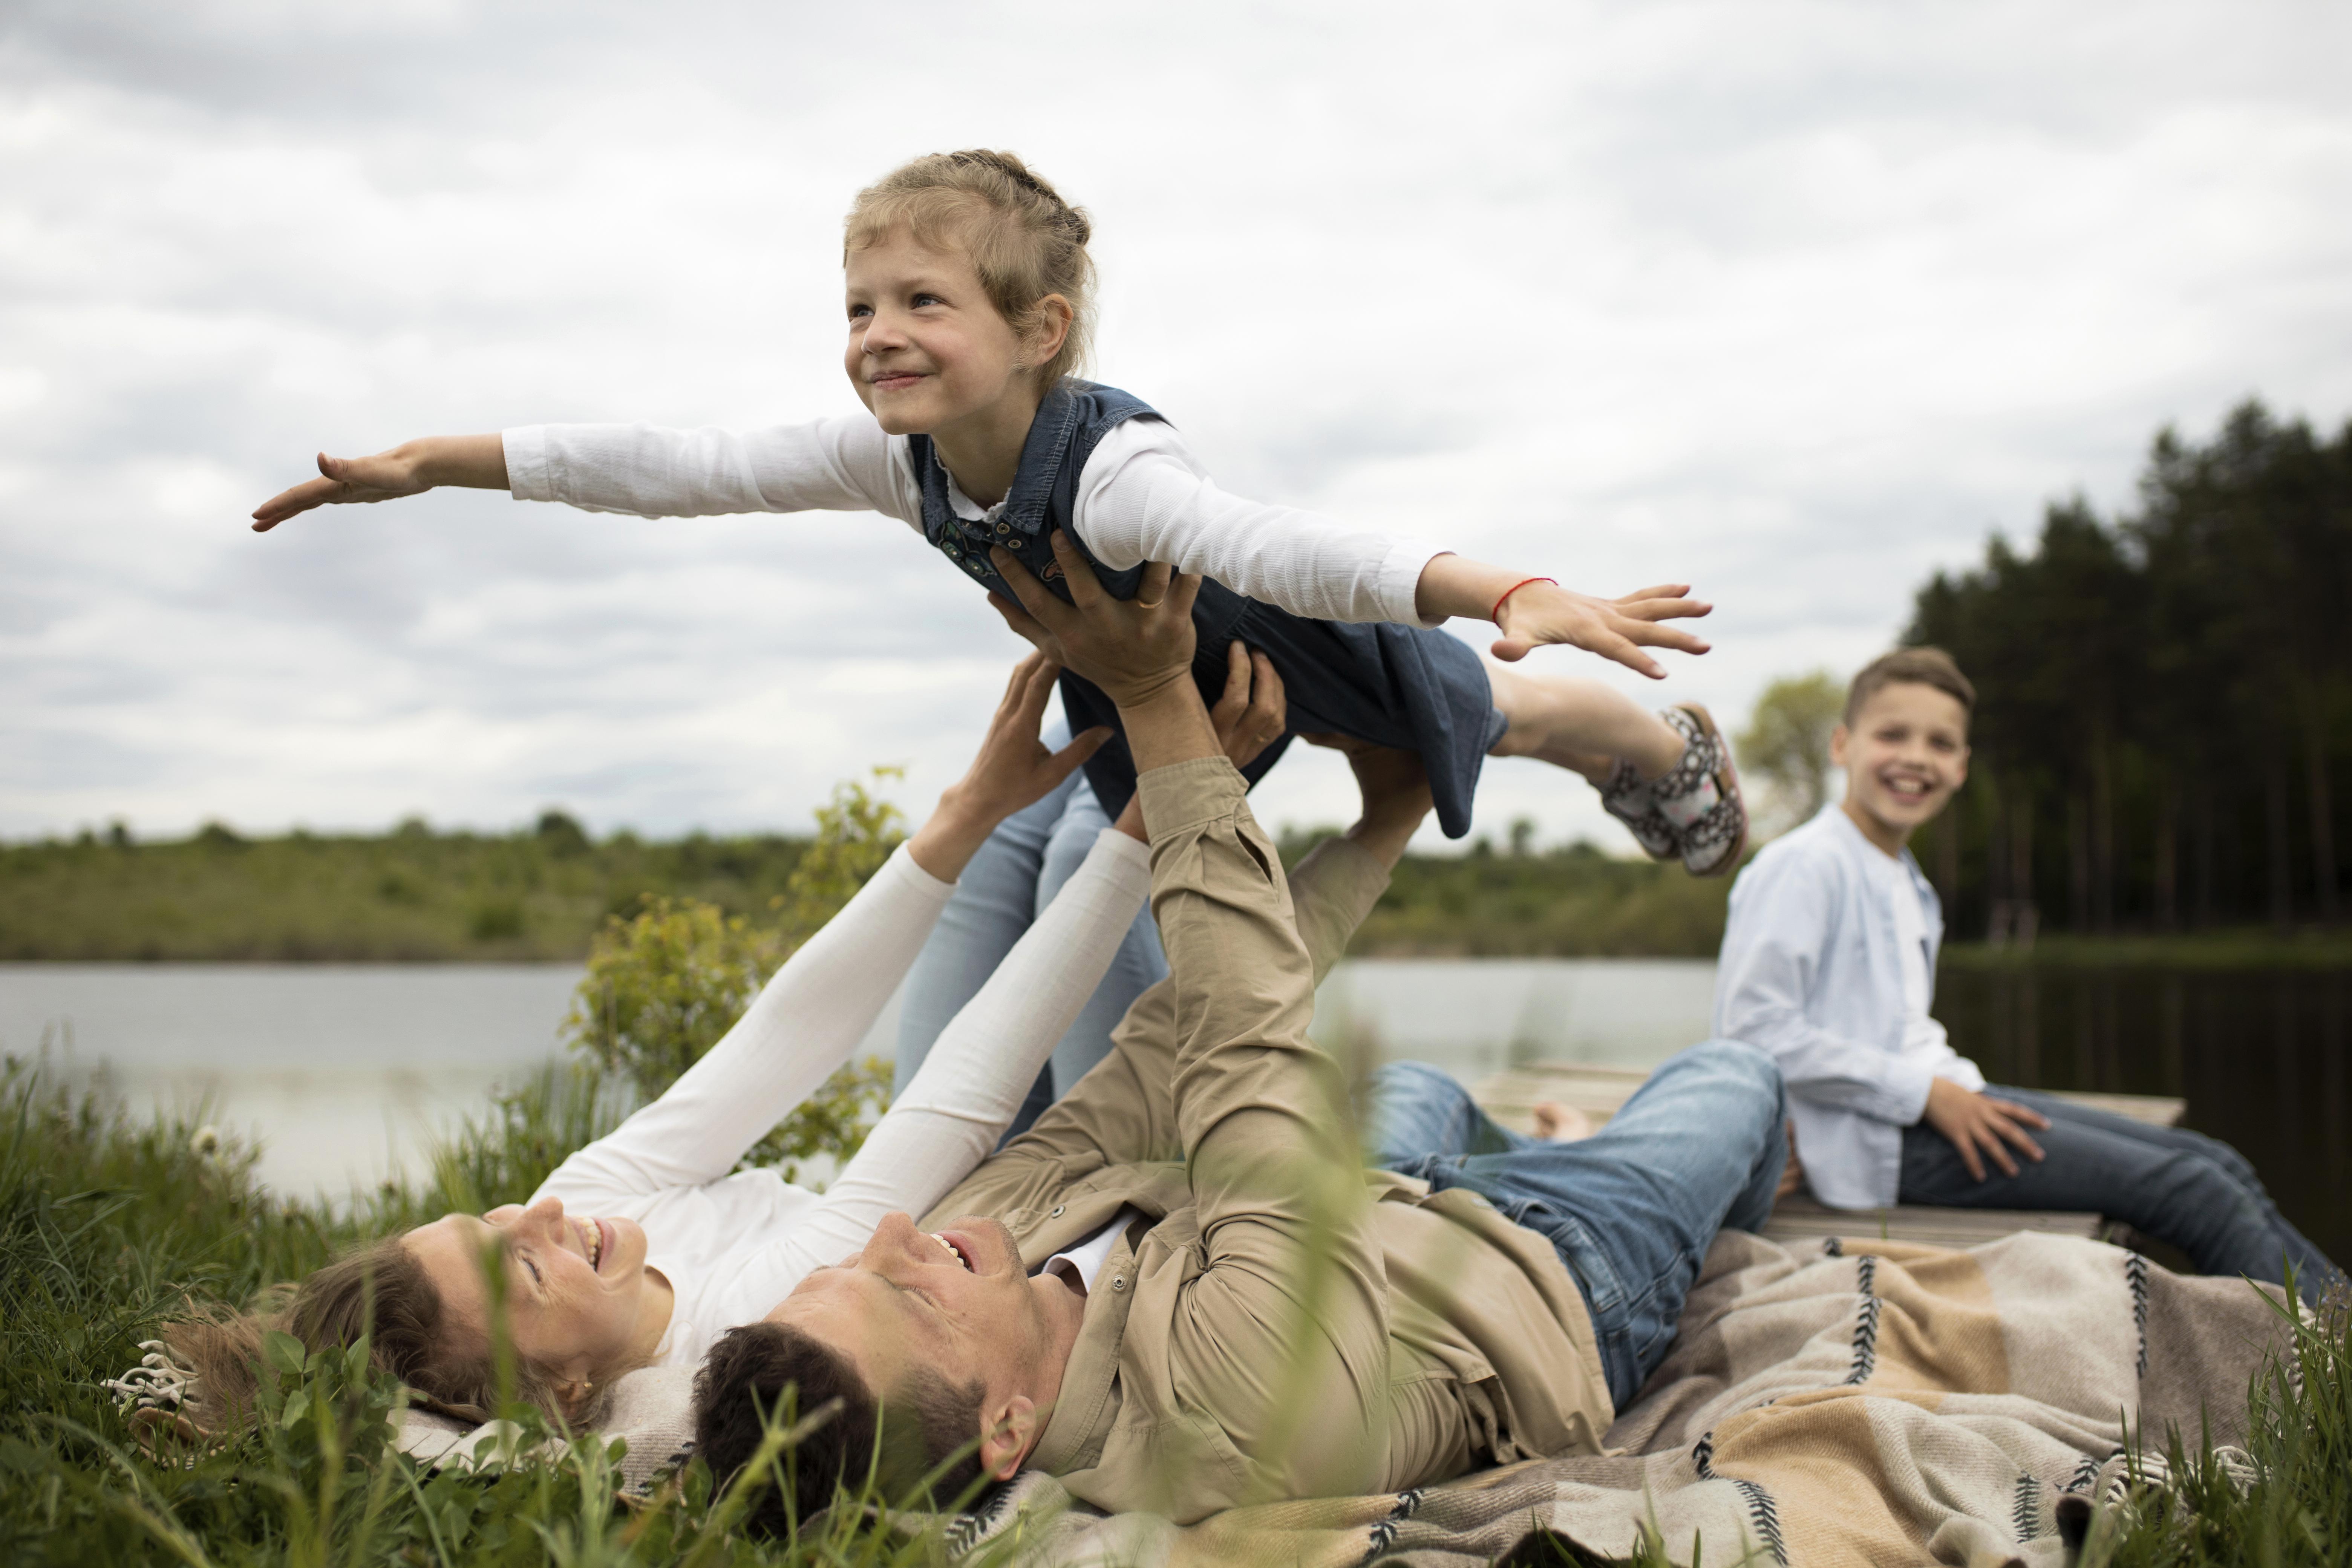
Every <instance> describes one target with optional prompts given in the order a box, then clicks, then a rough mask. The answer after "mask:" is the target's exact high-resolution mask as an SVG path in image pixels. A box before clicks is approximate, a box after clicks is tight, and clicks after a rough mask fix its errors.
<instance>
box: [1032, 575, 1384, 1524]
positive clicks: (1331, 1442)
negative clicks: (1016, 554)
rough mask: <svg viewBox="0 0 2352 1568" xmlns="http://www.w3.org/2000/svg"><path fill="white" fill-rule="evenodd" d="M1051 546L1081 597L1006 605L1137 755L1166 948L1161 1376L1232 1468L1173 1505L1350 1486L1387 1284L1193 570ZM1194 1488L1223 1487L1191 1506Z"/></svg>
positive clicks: (1311, 980) (1376, 1386) (1368, 1426)
mask: <svg viewBox="0 0 2352 1568" xmlns="http://www.w3.org/2000/svg"><path fill="white" fill-rule="evenodd" d="M1055 547H1056V554H1057V555H1058V556H1060V557H1061V558H1062V564H1063V569H1064V571H1065V572H1066V573H1067V574H1069V577H1070V580H1071V589H1072V594H1073V597H1074V598H1075V599H1076V605H1075V606H1064V605H1061V604H1060V603H1059V602H1058V601H1056V600H1054V599H1052V598H1051V597H1050V596H1048V595H1045V593H1044V592H1043V591H1042V589H1039V588H1038V587H1037V586H1036V585H1035V584H1032V583H1030V582H1028V581H1026V580H1025V574H1024V573H1022V572H1021V571H1020V570H1019V566H1018V563H1015V562H1013V560H1012V559H1011V557H1009V556H1006V557H1003V558H1002V559H1001V560H1000V561H999V562H998V566H999V569H1000V571H1003V573H1004V574H1005V577H1006V580H1007V581H1008V582H1010V583H1013V584H1015V586H1016V589H1017V590H1018V591H1019V592H1020V593H1021V595H1022V598H1023V601H1024V605H1026V606H1027V608H1028V609H1029V611H1030V615H1029V616H1019V615H1017V614H1016V613H1013V612H1012V611H1011V609H1010V606H1000V607H1003V608H1005V609H1006V610H1007V612H1008V618H1009V619H1012V620H1013V623H1014V625H1015V627H1016V629H1019V630H1022V631H1023V632H1024V635H1028V636H1031V637H1033V638H1035V639H1037V640H1038V641H1039V646H1040V647H1045V648H1046V649H1047V651H1048V653H1049V655H1050V656H1053V657H1056V658H1061V659H1063V660H1064V661H1065V662H1066V665H1067V667H1068V668H1072V669H1075V670H1076V671H1078V672H1079V673H1080V674H1082V675H1084V676H1086V677H1087V678H1088V679H1091V680H1093V681H1094V682H1095V684H1097V686H1099V687H1101V688H1102V689H1103V690H1104V691H1105V692H1106V693H1107V694H1108V695H1109V697H1110V698H1111V700H1113V701H1114V702H1115V703H1117V704H1118V709H1119V718H1120V721H1121V723H1122V724H1123V725H1124V726H1125V728H1126V731H1127V736H1128V743H1129V747H1130V748H1131V749H1132V751H1133V752H1134V756H1135V762H1136V770H1137V773H1138V784H1137V788H1138V794H1139V797H1140V799H1141V800H1142V803H1143V818H1144V826H1145V827H1146V828H1147V830H1148V831H1149V832H1150V837H1151V857H1152V908H1153V911H1154V913H1155V914H1156V915H1157V916H1158V918H1159V921H1160V940H1161V942H1162V944H1163V945H1164V946H1165V947H1166V948H1167V951H1168V962H1169V971H1170V978H1169V981H1168V985H1169V997H1170V1001H1171V1004H1172V1011H1173V1026H1174V1036H1175V1047H1176V1062H1175V1083H1174V1088H1173V1094H1172V1099H1173V1103H1174V1109H1175V1120H1176V1132H1177V1137H1178V1141H1179V1142H1180V1145H1181V1150H1182V1153H1183V1157H1184V1159H1185V1161H1186V1165H1187V1173H1188V1175H1189V1177H1190V1179H1191V1184H1192V1195H1193V1201H1194V1205H1195V1208H1196V1211H1197V1214H1198V1217H1199V1222H1200V1231H1201V1237H1202V1243H1201V1245H1202V1248H1203V1250H1204V1252H1205V1254H1206V1258H1207V1262H1208V1267H1207V1269H1206V1270H1205V1272H1203V1273H1202V1275H1201V1276H1200V1277H1199V1278H1197V1279H1194V1280H1192V1283H1191V1286H1190V1288H1189V1289H1188V1291H1187V1293H1186V1295H1185V1297H1184V1299H1183V1303H1182V1308H1181V1317H1180V1320H1179V1321H1177V1322H1176V1323H1175V1324H1173V1325H1172V1326H1171V1329H1172V1331H1171V1336H1170V1341H1169V1355H1170V1358H1171V1366H1170V1367H1169V1368H1168V1369H1167V1370H1168V1374H1169V1377H1170V1380H1171V1386H1172V1387H1173V1388H1174V1389H1175V1390H1177V1391H1178V1392H1179V1396H1180V1397H1181V1398H1183V1399H1184V1400H1185V1401H1186V1403H1188V1404H1190V1405H1192V1406H1193V1408H1192V1409H1190V1410H1188V1411H1187V1412H1186V1414H1187V1415H1189V1416H1191V1417H1192V1418H1193V1420H1194V1421H1195V1422H1197V1423H1198V1424H1199V1425H1200V1426H1205V1427H1210V1428H1213V1429H1214V1430H1216V1431H1217V1432H1218V1433H1219V1434H1221V1435H1222V1436H1223V1439H1224V1440H1225V1441H1226V1442H1228V1443H1230V1444H1231V1445H1232V1447H1233V1448H1234V1449H1235V1450H1237V1451H1238V1452H1237V1455H1236V1457H1237V1458H1239V1459H1241V1460H1242V1461H1243V1462H1244V1474H1243V1475H1242V1476H1240V1477H1237V1478H1230V1479H1231V1480H1232V1481H1234V1482H1237V1483H1238V1484H1237V1485H1224V1484H1223V1483H1219V1482H1218V1481H1217V1480H1216V1479H1215V1478H1213V1477H1210V1476H1202V1477H1199V1478H1195V1479H1193V1480H1188V1481H1187V1482H1186V1483H1185V1485H1184V1487H1183V1488H1181V1489H1182V1490H1185V1491H1186V1492H1187V1494H1188V1495H1187V1496H1186V1497H1184V1498H1183V1499H1181V1500H1171V1501H1174V1502H1175V1503H1176V1506H1177V1507H1178V1508H1179V1510H1180V1511H1181V1514H1182V1515H1190V1516H1197V1512H1198V1511H1205V1509H1201V1510H1196V1509H1195V1507H1194V1506H1193V1505H1194V1504H1196V1503H1199V1502H1202V1501H1208V1502H1213V1505H1214V1506H1226V1505H1228V1504H1230V1503H1233V1502H1239V1501H1244V1500H1248V1499H1249V1498H1250V1497H1252V1496H1260V1497H1271V1496H1280V1497H1314V1496H1326V1495H1332V1494H1334V1493H1349V1492H1360V1491H1363V1490H1365V1489H1368V1488H1369V1487H1370V1486H1372V1485H1374V1484H1376V1483H1377V1482H1378V1480H1379V1479H1380V1477H1381V1473H1382V1471H1383V1468H1384V1460H1385V1455H1384V1454H1382V1453H1381V1451H1380V1448H1381V1442H1382V1440H1383V1437H1382V1435H1383V1434H1384V1432H1385V1429H1386V1410H1385V1400H1386V1392H1387V1385H1388V1374H1387V1364H1388V1309H1387V1288H1386V1282H1385V1279H1384V1276H1383V1273H1382V1268H1381V1256H1380V1250H1379V1247H1378V1246H1377V1244H1376V1242H1375V1241H1374V1239H1373V1237H1372V1236H1371V1230H1370V1205H1369V1203H1368V1201H1367V1199H1366V1196H1365V1193H1364V1188H1363V1182H1362V1176H1361V1172H1360V1165H1359V1162H1358V1153H1357V1151H1356V1148H1355V1146H1354V1143H1353V1141H1352V1139H1351V1137H1350V1134H1349V1126H1350V1115H1349V1104H1348V1093H1347V1085H1346V1082H1345V1080H1344V1078H1343V1076H1342V1074H1341V1073H1340V1071H1339V1067H1338V1065H1337V1064H1336V1063H1334V1062H1333V1061H1332V1060H1331V1059H1330V1058H1328V1056H1326V1055H1325V1054H1324V1053H1323V1052H1322V1051H1321V1050H1320V1049H1318V1047H1316V1046H1315V1045H1313V1044H1312V1043H1311V1042H1310V1041H1309V1040H1308V1038H1307V1024H1308V1022H1309V1020H1310V1019H1311V1018H1312V1016H1313V1010H1314V992H1315V965H1314V963H1313V960H1312V958H1311V957H1310V955H1309V953H1308V952H1307V945H1306V943H1305V942H1303V941H1302V940H1301V939H1300V936H1299V931H1298V927H1297V922H1296V921H1295V919H1294V917H1293V912H1292V908H1291V900H1290V891H1289V887H1288V884H1287V883H1286V880H1285V879H1284V876H1283V871H1282V862H1281V860H1280V858H1278V857H1277V856H1276V853H1275V848H1274V845H1273V844H1272V842H1271V841H1270V840H1268V839H1267V837H1266V836H1265V833H1264V831H1263V830H1262V829H1261V828H1260V827H1259V826H1258V824H1257V822H1256V820H1255V818H1254V817H1253V816H1251V814H1250V810H1249V806H1248V803H1247V800H1246V798H1245V791H1246V788H1247V786H1246V785H1245V784H1244V782H1243V779H1242V777H1241V774H1240V773H1238V772H1236V771H1235V770H1234V767H1233V765H1232V763H1229V762H1227V761H1226V760H1225V758H1224V756H1223V752H1222V750H1221V748H1220V747H1219V745H1218V742H1217V739H1216V734H1215V731H1214V730H1213V728H1212V726H1211V724H1210V722H1209V717H1208V713H1207V711H1206V710H1205V709H1204V708H1202V704H1201V699H1200V696H1199V693H1198V691H1197V690H1196V689H1195V688H1194V687H1193V684H1192V677H1191V674H1190V670H1189V665H1190V654H1191V637H1192V625H1191V615H1190V605H1191V599H1192V594H1193V592H1194V591H1195V590H1196V588H1197V580H1189V581H1188V580H1184V579H1177V580H1174V581H1172V582H1171V581H1169V580H1168V579H1167V577H1166V574H1165V573H1164V572H1163V571H1155V572H1154V573H1151V574H1147V576H1146V579H1145V582H1144V584H1142V587H1141V589H1140V591H1139V593H1138V594H1137V595H1136V598H1135V600H1134V601H1133V602H1132V603H1131V604H1126V605H1122V604H1120V603H1119V602H1118V601H1116V600H1112V599H1110V598H1109V597H1108V595H1104V594H1102V593H1101V592H1100V590H1099V589H1098V588H1097V587H1096V585H1095V584H1094V583H1093V581H1092V577H1091V574H1090V573H1088V572H1087V568H1086V565H1085V563H1083V562H1081V561H1079V560H1077V559H1076V556H1075V554H1074V552H1069V551H1067V549H1066V546H1065V545H1064V543H1063V542H1062V541H1061V540H1059V539H1058V538H1057V539H1056V540H1055ZM1163 584H1164V585H1163ZM1032 617H1034V619H1033V618H1032ZM1180 656H1181V657H1180ZM1195 1482H1197V1487H1201V1488H1209V1489H1212V1490H1219V1491H1221V1492H1222V1493H1223V1495H1220V1496H1218V1497H1216V1498H1214V1499H1211V1498H1208V1497H1206V1496H1205V1494H1204V1495H1203V1496H1202V1497H1201V1498H1197V1499H1196V1498H1193V1497H1192V1496H1190V1495H1189V1493H1190V1492H1191V1491H1192V1490H1193V1489H1196V1487H1195Z"/></svg>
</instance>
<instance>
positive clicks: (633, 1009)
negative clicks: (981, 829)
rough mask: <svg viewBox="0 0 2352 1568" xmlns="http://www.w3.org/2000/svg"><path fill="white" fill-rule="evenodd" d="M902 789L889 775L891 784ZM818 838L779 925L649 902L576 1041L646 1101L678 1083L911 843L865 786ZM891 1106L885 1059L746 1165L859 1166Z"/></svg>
mask: <svg viewBox="0 0 2352 1568" xmlns="http://www.w3.org/2000/svg"><path fill="white" fill-rule="evenodd" d="M900 776H902V774H901V773H900V771H899V770H898V769H895V768H877V769H875V770H874V777H875V780H876V782H877V783H879V782H880V781H882V780H884V779H896V778H898V777H900ZM816 818H817V836H816V840H815V842H814V844H812V845H811V846H810V847H809V849H808V852H807V853H806V854H804V855H803V856H802V858H801V859H800V862H799V864H798V865H796V866H795V867H794V868H793V874H792V878H791V879H790V880H789V881H788V882H787V883H786V884H785V887H784V891H783V892H782V893H781V894H780V895H778V896H777V897H776V898H775V899H773V900H771V905H772V908H773V909H774V910H776V911H777V912H778V915H779V917H780V919H779V923H778V924H777V925H776V926H774V927H772V928H769V927H759V926H754V925H752V924H751V921H748V920H746V919H745V918H744V917H743V916H741V915H730V914H729V913H727V912H726V911H725V910H722V909H720V908H719V906H718V905H716V904H711V903H706V902H704V901H702V900H698V899H680V898H669V897H664V896H662V895H658V894H647V895H646V896H645V898H644V899H643V900H641V907H640V908H639V910H637V912H636V913H635V914H634V915H631V916H628V917H626V918H624V917H622V916H619V915H614V916H613V917H611V918H610V919H609V920H607V921H606V922H605V925H604V931H601V932H599V933H598V934H597V937H596V939H595V942H594V944H593V947H592V948H591V950H590V952H589V955H588V973H587V974H586V975H585V976H584V977H583V979H582V980H581V982H580V988H579V990H578V991H576V992H575V993H574V994H573V995H572V1011H571V1013H570V1014H569V1015H568V1016H566V1017H565V1019H564V1021H563V1035H564V1037H565V1039H566V1040H567V1041H568V1042H569V1043H570V1045H571V1046H572V1048H573V1049H574V1050H577V1051H579V1052H581V1053H582V1054H583V1056H585V1057H586V1058H588V1060H589V1061H590V1062H592V1063H593V1065H594V1068H595V1070H596V1071H597V1072H598V1073H600V1074H603V1075H607V1076H611V1077H614V1078H618V1079H621V1080H623V1081H625V1082H626V1083H627V1084H628V1085H629V1087H630V1088H631V1089H633V1090H634V1091H635V1094H636V1096H637V1098H638V1099H639V1100H640V1101H646V1100H653V1099H655V1098H656V1097H657V1096H658V1095H660V1094H661V1093H662V1091H663V1090H665V1089H667V1088H669V1086H670V1085H671V1084H673V1083H675V1082H677V1079H678V1075H680V1074H681V1073H683V1072H685V1071H686V1069H687V1068H690V1067H692V1066H693V1065H694V1064H695V1063H696V1062H698V1061H699V1060H700V1059H701V1058H702V1057H703V1054H704V1053H705V1052H707V1051H709V1049H710V1047H712V1046H715V1045H717V1044H718V1043H719V1037H721V1036H722V1035H724V1034H726V1033H727V1031H728V1030H729V1029H730V1028H732V1027H733V1026H734V1024H735V1020H736V1019H738V1018H740V1017H741V1016H743V1013H744V1010H745V1009H746V1008H748V1007H749V1006H750V1005H751V1001H752V999H753V998H754V997H756V996H758V995H759V994H760V988H761V986H762V985H764V984H767V982H768V977H769V976H770V975H772V974H773V973H775V972H776V970H777V969H778V968H779V967H780V966H782V963H783V962H784V960H786V959H787V958H790V957H791V956H792V954H793V951H794V950H795V949H797V948H798V947H799V946H800V944H801V943H802V942H805V941H807V940H808V939H809V937H810V936H812V935H814V933H815V932H816V931H817V930H818V929H819V928H820V927H822V926H823V925H824V922H825V921H829V920H831V919H832V918H833V917H834V915H835V913H837V912H838V911H839V910H840V909H841V907H842V906H843V905H844V904H846V903H847V902H848V901H849V900H851V899H852V898H853V897H855V896H856V892H857V889H860V888H862V887H864V886H865V885H866V879H867V878H869V877H871V876H872V875H873V874H874V873H875V872H876V871H877V870H878V869H879V868H881V866H882V863H883V862H884V861H886V860H887V859H888V858H890V852H891V851H892V850H893V849H895V848H896V847H898V843H899V841H900V840H901V839H902V838H904V837H906V835H905V832H904V828H905V824H906V817H905V816H904V815H903V814H902V813H901V812H900V811H899V810H898V807H897V806H896V805H892V804H890V803H889V802H888V801H886V800H882V799H880V798H878V797H877V795H874V794H873V793H872V792H871V791H869V790H868V789H867V788H866V785H865V784H862V783H860V782H858V781H856V780H850V781H846V782H845V783H843V784H839V785H836V786H835V790H834V793H833V798H832V800H831V801H829V802H828V803H827V804H826V805H822V806H819V807H818V808H817V812H816ZM889 1097H890V1068H889V1064H888V1063H887V1062H884V1061H883V1060H882V1059H881V1058H878V1057H868V1058H866V1059H865V1060H864V1061H862V1062H851V1063H849V1064H848V1065H846V1066H845V1067H844V1068H842V1069H841V1070H840V1071H839V1072H836V1073H835V1074H834V1075H833V1077H832V1078H830V1079H827V1080H826V1081H825V1083H824V1085H823V1087H821V1088H820V1089H818V1090H817V1091H816V1092H815V1093H814V1094H813V1095H811V1096H810V1097H809V1098H808V1099H807V1100H803V1102H802V1103H801V1104H800V1105H799V1106H797V1107H796V1108H794V1110H793V1111H792V1113H791V1114H790V1115H788V1116H787V1117H785V1118H784V1120H783V1121H781V1122H779V1123H778V1124H777V1126H776V1128H775V1130H774V1131H772V1132H770V1133H769V1134H768V1135H767V1136H766V1137H764V1138H762V1139H761V1141H760V1142H758V1143H756V1144H754V1145H753V1146H752V1148H751V1152H750V1153H748V1154H746V1155H745V1156H744V1158H743V1164H744V1165H745V1166H746V1167H750V1166H755V1165H776V1166H780V1167H782V1173H783V1176H784V1179H785V1180H786V1181H793V1180H797V1179H798V1177H799V1173H800V1164H801V1162H803V1161H804V1160H808V1159H811V1158H814V1157H815V1156H818V1155H830V1156H832V1157H833V1158H834V1159H835V1160H838V1161H846V1160H848V1159H849V1157H850V1156H851V1155H853V1154H855V1153H856V1152H857V1150H858V1148H859V1147H860V1145H862V1144H863V1143H864V1142H866V1127H867V1125H868V1122H869V1119H870V1117H871V1116H873V1115H876V1114H878V1113H879V1112H880V1110H881V1109H882V1108H883V1107H884V1106H885V1105H887V1103H888V1101H889Z"/></svg>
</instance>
